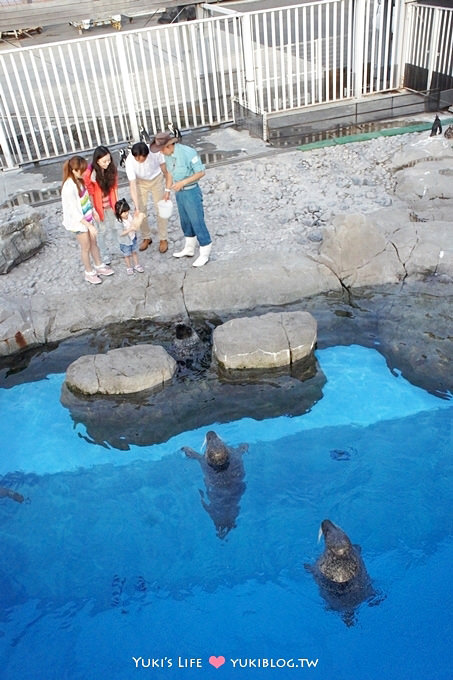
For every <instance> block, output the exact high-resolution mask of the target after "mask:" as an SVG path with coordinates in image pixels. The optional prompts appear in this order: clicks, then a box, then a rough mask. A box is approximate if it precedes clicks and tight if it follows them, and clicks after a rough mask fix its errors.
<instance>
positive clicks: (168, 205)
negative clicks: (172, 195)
mask: <svg viewBox="0 0 453 680" xmlns="http://www.w3.org/2000/svg"><path fill="white" fill-rule="evenodd" d="M157 209H158V210H159V215H160V217H163V218H164V219H168V218H169V217H171V214H172V212H173V203H172V202H171V201H170V199H169V200H168V201H164V199H162V200H161V201H158V203H157Z"/></svg>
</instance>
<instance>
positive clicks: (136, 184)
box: [125, 142, 168, 253]
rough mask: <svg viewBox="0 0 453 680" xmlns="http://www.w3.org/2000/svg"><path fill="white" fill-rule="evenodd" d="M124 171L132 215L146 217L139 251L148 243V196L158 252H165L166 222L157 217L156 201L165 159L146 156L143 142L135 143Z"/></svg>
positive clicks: (158, 155)
mask: <svg viewBox="0 0 453 680" xmlns="http://www.w3.org/2000/svg"><path fill="white" fill-rule="evenodd" d="M125 169H126V175H127V178H128V180H129V186H130V192H131V198H132V200H133V201H134V205H135V215H138V213H144V214H145V216H146V217H145V219H144V220H143V222H142V223H141V226H140V231H141V233H142V237H143V241H142V243H141V245H140V247H139V249H140V250H146V249H147V247H148V246H149V244H150V243H152V238H151V230H150V228H149V224H148V212H147V205H148V196H149V194H151V196H152V199H153V203H154V208H155V210H156V215H157V232H158V234H159V252H160V253H166V252H167V250H168V220H166V219H164V218H163V217H160V215H159V211H158V208H157V203H158V201H160V200H161V199H162V198H163V197H164V177H166V176H167V167H166V165H165V158H164V156H163V155H162V154H161V153H149V147H148V145H147V144H145V142H137V143H136V144H134V145H133V147H132V149H131V153H130V154H129V155H128V157H127V158H126V163H125Z"/></svg>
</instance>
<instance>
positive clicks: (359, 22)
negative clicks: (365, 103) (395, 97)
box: [353, 0, 367, 99]
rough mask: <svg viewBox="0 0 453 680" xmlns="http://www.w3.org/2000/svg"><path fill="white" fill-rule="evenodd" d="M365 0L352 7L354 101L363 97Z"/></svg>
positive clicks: (357, 0) (357, 1)
mask: <svg viewBox="0 0 453 680" xmlns="http://www.w3.org/2000/svg"><path fill="white" fill-rule="evenodd" d="M366 2H367V0H355V3H354V5H355V7H354V50H353V55H354V57H353V62H354V70H353V75H354V80H353V92H354V97H355V98H356V99H360V97H362V95H363V66H364V58H365V54H364V50H365V32H366V27H365V6H366Z"/></svg>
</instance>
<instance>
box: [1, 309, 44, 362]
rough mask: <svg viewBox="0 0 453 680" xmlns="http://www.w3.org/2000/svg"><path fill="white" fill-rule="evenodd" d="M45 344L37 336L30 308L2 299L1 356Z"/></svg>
mask: <svg viewBox="0 0 453 680" xmlns="http://www.w3.org/2000/svg"><path fill="white" fill-rule="evenodd" d="M43 342H44V337H43V336H41V337H37V335H36V332H35V328H34V326H33V322H32V320H31V315H30V310H29V308H28V307H27V306H24V307H23V306H21V305H19V304H17V303H16V302H14V301H13V300H10V299H7V298H4V297H0V356H8V355H9V354H15V352H20V351H23V350H25V349H28V348H29V347H33V346H35V345H37V344H40V343H43Z"/></svg>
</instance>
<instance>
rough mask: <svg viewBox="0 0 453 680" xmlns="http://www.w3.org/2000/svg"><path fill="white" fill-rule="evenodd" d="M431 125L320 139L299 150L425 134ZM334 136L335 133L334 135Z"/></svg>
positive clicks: (416, 124)
mask: <svg viewBox="0 0 453 680" xmlns="http://www.w3.org/2000/svg"><path fill="white" fill-rule="evenodd" d="M441 123H442V126H443V128H444V129H445V127H446V126H447V125H451V124H452V123H453V118H446V119H444V120H442V121H441ZM431 127H432V122H431V123H415V124H414V125H404V126H403V127H394V128H382V129H381V130H374V131H373V132H360V133H358V134H354V135H345V136H343V137H330V138H329V139H320V140H319V141H317V142H310V143H309V144H302V145H301V146H298V147H297V149H299V150H300V151H310V150H311V149H322V148H323V147H325V146H336V145H337V144H350V143H351V142H366V141H367V140H368V139H375V138H376V137H393V136H394V135H404V134H407V133H408V132H409V133H410V132H425V131H426V130H431ZM332 134H333V133H332Z"/></svg>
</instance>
